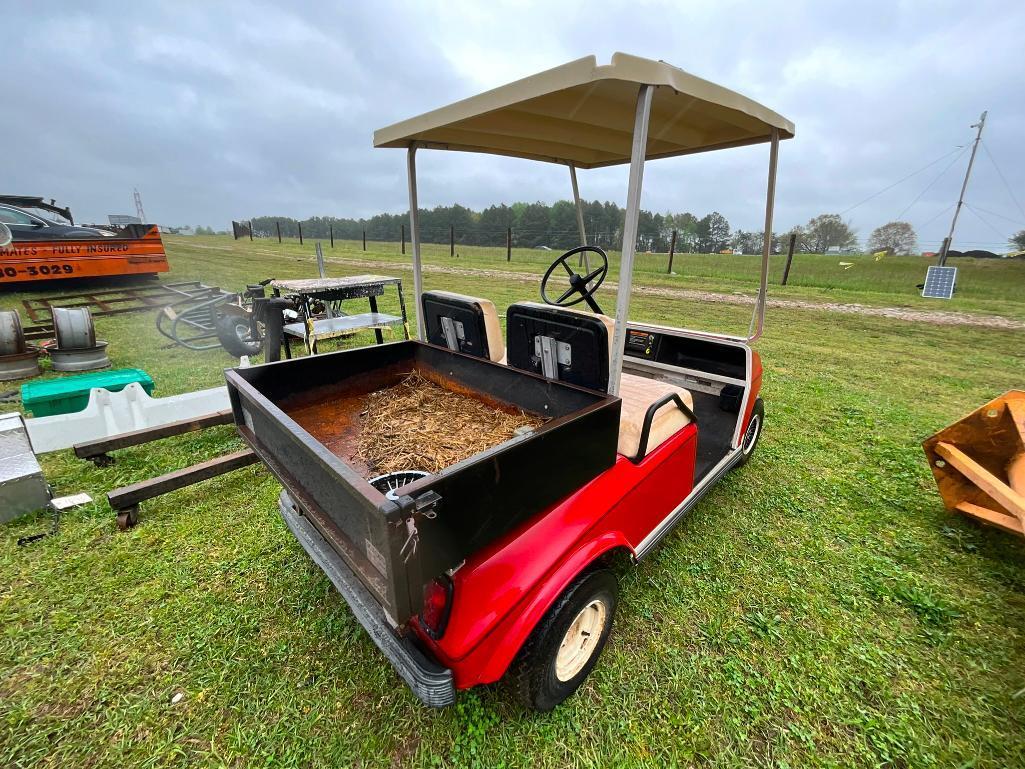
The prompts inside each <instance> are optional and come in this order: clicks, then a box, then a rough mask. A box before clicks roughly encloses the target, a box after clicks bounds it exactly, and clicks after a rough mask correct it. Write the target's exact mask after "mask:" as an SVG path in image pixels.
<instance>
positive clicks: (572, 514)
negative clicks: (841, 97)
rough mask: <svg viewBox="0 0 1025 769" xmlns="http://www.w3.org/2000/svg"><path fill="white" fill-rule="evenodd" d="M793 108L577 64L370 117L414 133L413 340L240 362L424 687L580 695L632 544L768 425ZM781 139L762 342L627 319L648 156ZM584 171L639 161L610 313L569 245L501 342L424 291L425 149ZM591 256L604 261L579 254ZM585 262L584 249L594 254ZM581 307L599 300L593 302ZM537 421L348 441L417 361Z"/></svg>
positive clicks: (344, 572)
mask: <svg viewBox="0 0 1025 769" xmlns="http://www.w3.org/2000/svg"><path fill="white" fill-rule="evenodd" d="M793 131H794V128H793V125H792V124H791V123H790V122H788V121H787V120H785V119H784V118H782V117H780V116H779V115H777V114H776V113H775V112H772V111H770V110H768V109H766V108H765V107H762V106H761V105H759V104H756V103H755V102H753V101H751V100H749V99H747V98H745V97H743V96H741V95H739V94H737V93H734V92H732V91H729V90H726V89H725V88H722V87H720V86H717V85H714V84H712V83H709V82H707V81H704V80H701V79H699V78H696V77H693V76H692V75H689V74H687V73H685V72H683V71H681V70H679V69H676V68H674V67H671V66H669V65H668V64H665V63H663V62H656V61H649V60H646V59H640V58H636V57H633V56H627V55H624V54H616V55H615V56H613V58H612V62H611V63H610V64H608V65H598V64H597V63H596V61H595V59H594V57H588V58H584V59H580V60H577V61H574V62H571V63H569V64H566V65H564V66H561V67H558V68H556V69H553V70H549V71H547V72H543V73H540V74H538V75H534V76H532V77H528V78H526V79H524V80H519V81H517V82H515V83H511V84H509V85H506V86H503V87H501V88H497V89H495V90H492V91H488V92H487V93H483V94H480V95H478V96H474V97H472V98H469V99H466V100H464V101H461V102H457V103H456V104H452V105H450V106H448V107H444V108H442V109H439V110H436V111H434V112H429V113H427V114H425V115H421V116H419V117H416V118H412V119H411V120H407V121H404V122H402V123H398V124H396V125H393V126H390V127H388V128H384V129H381V130H379V131H377V132H376V133H375V135H374V144H375V146H378V147H402V148H405V149H406V150H407V162H408V170H409V203H410V224H411V234H412V246H413V274H414V290H415V295H416V302H417V308H418V313H417V315H418V317H417V331H418V338H417V339H416V340H412V341H403V342H396V343H393V344H384V345H376V346H373V347H366V348H362V349H356V350H347V351H342V352H337V353H331V354H325V355H317V356H310V357H304V358H299V359H295V360H288V361H282V362H277V363H268V364H264V365H260V366H252V367H249V368H245V369H235V370H231V371H228V372H227V375H226V376H227V382H228V389H229V392H230V394H231V401H232V407H233V410H234V415H235V421H236V424H237V426H238V430H239V432H240V433H241V435H242V436H243V437H244V439H245V440H246V441H247V442H248V443H249V444H250V445H251V446H252V448H253V450H254V451H255V452H256V453H257V454H258V455H259V456H260V457H261V459H262V460H263V461H264V462H265V463H266V465H267V466H268V467H269V468H270V470H271V471H272V472H273V473H274V474H275V475H276V477H277V478H278V479H279V480H280V481H281V484H282V486H283V487H284V490H283V492H282V495H281V499H280V508H281V513H282V515H283V517H284V519H285V522H286V523H287V525H288V526H289V528H290V529H291V531H292V532H293V533H294V534H295V536H296V538H297V539H298V540H299V542H300V543H301V544H302V546H303V548H304V549H305V550H306V551H307V552H308V553H309V554H310V556H311V557H312V558H313V559H314V561H315V562H316V563H317V564H318V565H319V566H320V567H321V568H322V569H323V570H324V571H325V573H326V574H327V575H328V576H329V577H330V579H331V580H332V582H333V583H334V584H335V585H336V587H337V588H338V590H339V591H340V592H341V593H342V595H343V596H344V597H345V599H346V601H347V602H348V603H349V605H350V606H351V608H352V610H353V612H354V613H355V615H356V616H357V618H358V619H359V621H360V622H361V623H362V624H363V626H364V627H365V628H366V629H367V631H368V632H369V633H370V635H371V637H372V638H373V640H374V642H375V643H376V644H377V646H378V647H379V648H380V649H381V651H382V652H383V653H384V655H385V656H386V657H387V658H388V659H389V660H390V661H391V663H392V664H393V666H394V667H395V669H396V670H397V672H398V673H399V675H400V676H401V677H402V678H403V679H404V680H405V681H406V683H407V684H408V685H409V687H410V688H411V689H412V691H413V692H414V693H415V694H416V696H417V697H419V698H420V699H421V700H422V701H423V702H424V703H426V704H427V705H432V706H443V705H447V704H449V703H451V702H453V700H454V698H455V690H456V689H466V688H469V687H471V686H474V685H477V684H485V683H489V682H493V681H497V680H499V679H501V678H503V677H505V678H506V679H507V680H508V681H509V682H510V684H511V685H512V688H513V689H514V690H515V692H516V693H517V695H518V697H519V698H520V699H521V700H522V701H523V702H524V703H525V704H526V705H527V706H528V707H531V708H536V709H539V710H547V709H550V708H553V707H554V706H555V705H557V704H558V703H559V702H561V701H562V700H563V699H565V698H566V697H567V696H569V695H570V694H571V693H573V691H575V690H576V688H577V687H578V686H579V685H580V684H581V682H582V681H583V679H584V678H585V677H586V676H587V675H588V673H589V672H590V671H591V669H592V668H593V666H594V665H595V663H596V661H597V659H598V656H599V654H600V652H601V650H602V648H603V647H604V645H605V642H606V640H607V638H608V635H609V632H610V630H611V628H612V621H613V616H614V614H615V610H616V601H617V583H616V576H615V572H614V571H613V570H612V568H611V566H612V564H613V561H615V560H617V559H623V560H627V559H628V560H631V561H636V560H638V559H640V558H642V557H644V555H646V554H647V553H649V552H650V551H651V550H652V548H653V547H654V546H655V545H656V544H658V542H659V541H660V540H661V539H662V538H663V537H665V536H666V535H667V534H668V533H669V532H670V531H671V530H672V528H673V526H674V525H675V524H676V523H678V522H679V521H680V520H681V519H682V518H683V516H684V515H685V514H686V513H687V512H688V510H690V509H691V508H692V507H693V506H694V505H695V503H696V502H697V501H698V500H699V499H700V498H701V497H702V495H704V494H705V493H706V492H707V491H708V490H709V489H710V488H711V487H712V486H713V485H714V484H715V483H716V482H717V481H718V480H720V479H721V478H722V477H723V475H724V474H725V473H727V472H728V471H730V470H731V469H734V468H736V467H737V466H739V465H741V464H743V463H744V462H746V461H747V459H748V458H749V457H750V456H751V454H752V452H753V451H754V450H755V447H756V445H757V443H758V438H759V435H760V433H761V429H762V425H763V420H764V411H763V407H762V401H761V399H760V398H759V388H760V385H761V374H762V366H761V362H760V360H759V357H758V354H757V353H755V352H753V351H752V349H751V347H750V345H751V343H752V342H754V341H755V340H756V339H757V338H758V337H759V336H760V335H761V333H762V326H763V319H764V310H765V292H766V272H767V268H768V259H769V243H770V236H771V232H772V207H773V194H774V187H775V169H776V158H777V152H778V145H779V141H780V139H785V138H789V137H792V136H793ZM762 142H766V143H768V144H769V147H770V152H769V172H768V195H767V205H766V210H765V247H764V250H763V254H762V262H761V283H760V286H759V293H758V300H757V303H756V306H755V310H754V316H753V318H752V321H751V327H750V333H749V335H748V336H746V337H737V336H729V335H724V334H717V333H709V332H702V331H689V330H685V329H679V328H670V327H666V326H655V325H650V324H646V323H637V322H632V321H630V320H629V307H630V288H631V280H632V274H631V273H632V268H633V262H634V249H635V243H636V234H637V219H638V211H639V209H640V199H641V180H642V173H643V170H644V163H645V160H647V159H651V158H661V157H671V156H675V155H684V154H688V153H694V152H703V151H707V150H714V149H723V148H727V147H736V146H741V145H747V144H755V143H762ZM425 148H431V149H445V150H457V151H458V150H461V151H470V152H488V153H494V154H500V155H510V156H515V157H521V158H530V159H534V160H543V161H546V162H552V163H560V164H564V165H566V166H568V168H569V171H570V176H571V181H572V186H573V193H574V199H575V200H576V202H577V210H578V213H579V212H580V210H581V209H580V200H579V195H578V194H577V183H576V169H577V168H598V167H602V166H608V165H614V164H621V163H629V168H630V171H629V187H628V191H627V208H626V222H625V225H624V234H623V249H622V256H621V262H620V272H619V283H618V289H617V296H616V301H615V316H614V318H612V317H609V316H607V315H605V314H604V313H603V312H602V306H601V299H600V297H599V293H598V292H599V288H600V287H601V286H602V284H603V281H604V280H605V277H606V275H607V273H608V269H609V264H608V257H607V255H606V254H605V253H604V252H603V251H602V250H601V249H599V248H597V247H595V246H591V245H587V243H586V236H585V233H584V228H583V217H582V216H578V221H579V224H580V238H581V242H582V245H581V246H580V248H577V249H573V250H572V251H570V252H568V253H566V254H563V255H562V256H560V257H559V258H558V259H556V260H555V261H554V262H553V264H552V265H551V267H550V268H549V269H548V271H547V272H546V273H545V275H544V278H543V279H542V283H541V297H542V299H543V300H544V301H543V302H542V303H535V302H517V303H515V304H513V305H512V306H510V307H509V308H508V309H507V311H506V314H505V317H506V332H505V334H504V335H503V333H502V329H501V325H500V323H499V316H498V313H497V311H496V308H495V306H494V304H493V303H492V302H490V301H488V300H487V299H484V298H479V297H470V296H464V295H460V294H452V293H448V292H442V291H429V292H425V291H424V290H423V285H422V267H421V259H420V237H419V227H418V209H417V189H416V167H415V158H416V152H417V150H419V149H425ZM584 256H586V257H587V259H584V258H582V257H584ZM579 265H586V266H583V267H580V266H579ZM575 305H581V306H586V307H587V308H588V310H589V311H586V310H585V311H581V310H580V309H578V308H577V307H575ZM414 371H415V372H418V373H419V374H421V375H422V376H423V377H426V378H428V379H430V380H431V381H433V382H434V383H436V384H438V385H441V386H442V387H445V388H447V389H450V390H453V391H456V392H459V393H461V394H463V395H467V396H469V397H473V398H476V399H478V400H480V401H483V402H484V403H486V404H489V405H490V406H492V407H494V408H496V409H512V410H517V411H521V412H523V413H525V414H531V415H537V416H538V417H541V418H543V421H542V423H541V424H540V426H538V427H532V428H530V429H526V430H523V431H521V432H518V433H517V434H516V435H515V437H513V438H511V439H509V440H504V441H502V442H500V443H497V444H496V445H493V446H491V447H490V448H488V449H486V450H484V451H481V452H479V453H477V454H474V455H472V456H470V457H469V458H466V459H463V460H462V461H459V462H456V463H455V464H452V465H451V466H448V467H445V468H444V469H443V470H441V471H440V472H433V473H430V474H428V473H425V472H423V468H417V467H410V468H408V472H401V473H391V474H389V475H387V476H384V477H380V478H378V477H369V473H368V468H366V467H362V466H360V462H359V460H358V457H357V456H356V454H355V452H354V450H353V445H354V443H355V441H356V440H357V439H358V438H359V436H360V431H361V430H362V429H363V424H362V419H361V415H362V413H363V412H362V411H361V409H363V407H364V406H363V404H364V403H365V398H366V397H367V395H368V394H369V393H375V392H379V391H380V390H382V389H383V388H387V387H390V386H393V385H394V384H395V383H396V382H398V381H401V380H402V378H403V377H405V376H407V375H409V374H410V372H414Z"/></svg>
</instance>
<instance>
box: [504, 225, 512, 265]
mask: <svg viewBox="0 0 1025 769" xmlns="http://www.w3.org/2000/svg"><path fill="white" fill-rule="evenodd" d="M505 261H507V262H511V261H512V227H506V228H505Z"/></svg>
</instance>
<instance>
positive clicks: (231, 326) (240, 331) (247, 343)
mask: <svg viewBox="0 0 1025 769" xmlns="http://www.w3.org/2000/svg"><path fill="white" fill-rule="evenodd" d="M216 328H217V339H218V340H220V343H221V347H223V348H224V349H225V350H227V351H228V352H229V353H231V354H232V355H234V356H235V357H236V358H241V357H242V356H243V355H256V354H257V353H258V352H260V350H262V349H263V345H262V343H261V342H259V341H255V342H254V341H251V340H250V338H249V336H250V333H251V332H250V329H249V320H248V318H245V317H243V316H241V315H222V316H221V317H219V318H218V319H217V321H216Z"/></svg>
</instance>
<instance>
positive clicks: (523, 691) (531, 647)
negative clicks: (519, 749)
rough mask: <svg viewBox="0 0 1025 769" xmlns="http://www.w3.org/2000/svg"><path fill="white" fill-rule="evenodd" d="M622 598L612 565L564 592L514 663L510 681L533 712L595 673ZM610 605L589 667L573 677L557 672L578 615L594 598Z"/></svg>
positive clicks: (545, 708)
mask: <svg viewBox="0 0 1025 769" xmlns="http://www.w3.org/2000/svg"><path fill="white" fill-rule="evenodd" d="M618 598H619V582H618V581H617V580H616V575H615V574H613V573H612V572H611V571H609V570H608V569H598V570H596V571H591V572H588V573H586V574H584V575H583V576H581V577H580V578H578V579H577V581H576V582H574V583H573V584H572V585H570V586H569V587H568V588H567V589H566V591H565V592H564V593H563V594H562V595H561V596H559V598H558V600H556V602H555V603H554V604H553V605H552V607H551V608H550V609H549V610H548V613H547V614H545V616H544V618H543V619H542V620H541V622H539V623H538V625H537V627H536V628H534V631H533V632H532V633H531V634H530V637H529V638H528V639H527V641H526V643H525V644H524V645H523V648H522V649H520V651H519V653H518V654H517V655H516V659H515V660H513V663H512V665H510V666H509V671H508V673H507V674H506V680H507V682H508V684H509V687H510V689H511V690H512V693H513V696H515V697H516V699H517V700H519V701H520V703H521V704H522V705H523V706H524V707H526V708H529V709H531V710H538V711H542V712H544V711H548V710H551V709H552V708H554V707H555V706H556V705H558V704H559V703H560V702H562V701H563V700H564V699H566V698H567V697H569V696H570V695H571V694H573V692H575V691H576V690H577V689H578V688H579V686H580V684H582V683H583V682H584V679H585V678H587V676H588V675H589V674H590V672H591V670H592V669H593V668H594V666H595V664H597V662H598V658H599V657H600V656H601V652H602V649H604V648H605V643H606V641H608V638H609V632H610V631H611V630H612V621H613V619H614V617H615V614H616V603H617V601H618ZM596 601H598V602H601V603H602V604H603V605H604V609H605V611H604V623H603V626H602V629H601V633H600V635H599V636H598V640H597V642H595V643H594V644H593V646H591V648H590V650H589V654H590V656H588V657H587V658H586V662H584V663H583V666H582V667H580V668H579V670H578V671H577V672H576V673H575V675H572V677H568V678H567V680H562V679H561V678H560V677H559V675H558V674H557V672H556V667H557V666H556V659H557V657H558V654H559V651H560V648H561V646H562V642H563V639H564V638H565V637H566V634H567V632H568V631H569V630H570V628H571V627H572V626H573V625H574V621H575V620H577V618H578V616H581V615H583V613H584V612H585V610H586V611H592V609H591V608H590V607H591V606H592V604H593V603H594V602H596Z"/></svg>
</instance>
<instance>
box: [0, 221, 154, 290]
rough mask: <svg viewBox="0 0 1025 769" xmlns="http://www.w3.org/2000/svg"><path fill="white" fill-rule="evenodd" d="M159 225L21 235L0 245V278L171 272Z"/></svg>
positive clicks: (17, 280) (11, 280) (1, 280)
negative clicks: (59, 235)
mask: <svg viewBox="0 0 1025 769" xmlns="http://www.w3.org/2000/svg"><path fill="white" fill-rule="evenodd" d="M168 269H169V267H168V264H167V254H166V253H165V252H164V242H163V241H162V240H161V238H160V229H159V228H158V227H157V226H156V225H152V224H145V225H128V226H127V227H126V228H125V229H124V230H122V231H121V232H119V233H118V234H116V235H111V236H103V235H97V236H96V237H86V238H74V239H71V238H68V239H55V240H18V239H17V237H16V238H15V240H14V242H12V243H10V244H9V245H7V246H5V247H3V248H0V284H8V283H23V282H36V281H41V280H55V279H66V278H95V277H111V276H117V275H156V274H157V273H159V272H167V271H168Z"/></svg>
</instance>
